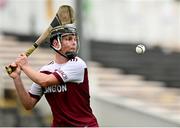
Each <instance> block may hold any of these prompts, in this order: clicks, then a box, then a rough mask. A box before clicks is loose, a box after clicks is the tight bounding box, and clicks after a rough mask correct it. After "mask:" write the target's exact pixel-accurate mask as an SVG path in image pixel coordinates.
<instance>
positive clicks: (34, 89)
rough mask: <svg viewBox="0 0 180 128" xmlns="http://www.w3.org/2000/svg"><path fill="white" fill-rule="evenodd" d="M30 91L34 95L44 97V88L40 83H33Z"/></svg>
mask: <svg viewBox="0 0 180 128" xmlns="http://www.w3.org/2000/svg"><path fill="white" fill-rule="evenodd" d="M29 93H30V94H31V95H33V96H38V97H39V98H40V97H42V95H43V90H42V88H41V86H39V85H38V84H36V83H33V84H32V85H31V88H30V90H29Z"/></svg>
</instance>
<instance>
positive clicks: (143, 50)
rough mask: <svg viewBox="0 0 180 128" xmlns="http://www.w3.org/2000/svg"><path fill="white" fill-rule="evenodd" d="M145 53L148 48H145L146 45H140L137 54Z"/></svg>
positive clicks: (137, 47)
mask: <svg viewBox="0 0 180 128" xmlns="http://www.w3.org/2000/svg"><path fill="white" fill-rule="evenodd" d="M145 51H146V48H145V46H144V45H142V44H138V45H137V46H136V53H137V54H143V53H144V52H145Z"/></svg>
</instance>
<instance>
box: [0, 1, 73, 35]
mask: <svg viewBox="0 0 180 128" xmlns="http://www.w3.org/2000/svg"><path fill="white" fill-rule="evenodd" d="M5 1H6V5H5V7H3V8H0V19H1V21H0V31H6V32H12V33H18V34H27V35H29V34H31V33H32V32H35V34H41V33H42V32H43V31H44V30H45V29H46V28H47V27H48V26H49V24H50V23H51V21H52V19H53V17H54V16H55V13H56V12H57V10H58V8H59V6H61V5H63V4H68V5H71V6H74V1H71V0H51V1H52V2H53V4H52V5H53V8H52V9H53V10H52V12H53V15H52V17H51V18H48V17H47V12H48V10H47V8H46V6H47V0H5Z"/></svg>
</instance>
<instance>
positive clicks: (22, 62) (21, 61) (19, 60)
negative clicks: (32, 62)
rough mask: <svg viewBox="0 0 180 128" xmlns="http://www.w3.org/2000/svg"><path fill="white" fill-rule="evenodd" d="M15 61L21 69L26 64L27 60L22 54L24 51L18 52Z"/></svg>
mask: <svg viewBox="0 0 180 128" xmlns="http://www.w3.org/2000/svg"><path fill="white" fill-rule="evenodd" d="M15 62H16V64H17V65H18V66H20V68H21V69H22V67H23V66H26V65H28V60H27V56H26V54H24V53H22V54H20V55H19V57H18V58H17V59H16V61H15Z"/></svg>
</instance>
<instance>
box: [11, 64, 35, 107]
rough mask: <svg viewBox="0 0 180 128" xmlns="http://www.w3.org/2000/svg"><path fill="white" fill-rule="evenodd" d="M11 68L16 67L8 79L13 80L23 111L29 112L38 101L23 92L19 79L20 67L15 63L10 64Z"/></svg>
mask: <svg viewBox="0 0 180 128" xmlns="http://www.w3.org/2000/svg"><path fill="white" fill-rule="evenodd" d="M11 67H16V70H15V71H14V72H12V73H11V74H10V77H11V78H13V81H14V84H15V87H16V90H17V93H18V95H19V97H20V100H21V103H22V104H23V106H24V107H25V109H27V110H30V109H32V108H33V107H34V106H35V104H36V103H37V102H38V100H37V99H35V98H33V97H31V96H30V95H29V93H28V92H27V91H26V90H25V88H24V86H23V83H22V80H21V77H20V75H21V70H20V67H19V66H17V65H16V64H15V63H12V64H11Z"/></svg>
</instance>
